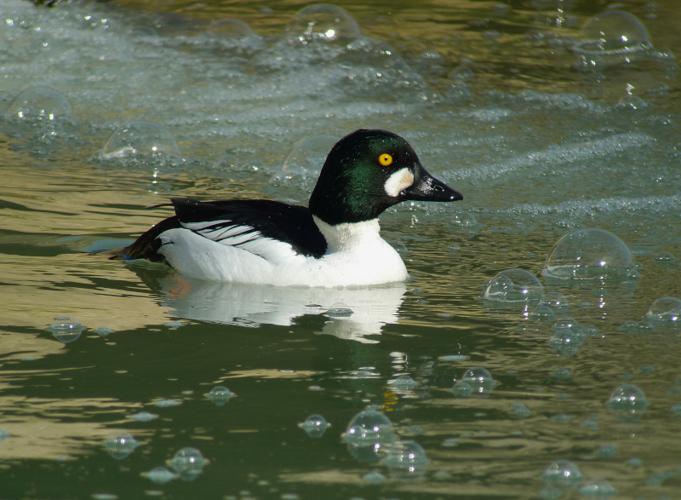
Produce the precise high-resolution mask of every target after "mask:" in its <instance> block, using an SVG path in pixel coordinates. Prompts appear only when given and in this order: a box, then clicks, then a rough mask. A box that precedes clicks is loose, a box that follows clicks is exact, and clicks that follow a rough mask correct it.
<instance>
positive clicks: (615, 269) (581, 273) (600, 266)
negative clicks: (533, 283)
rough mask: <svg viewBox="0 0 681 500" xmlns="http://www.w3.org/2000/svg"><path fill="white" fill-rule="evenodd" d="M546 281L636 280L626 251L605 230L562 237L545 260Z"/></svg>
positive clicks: (576, 232)
mask: <svg viewBox="0 0 681 500" xmlns="http://www.w3.org/2000/svg"><path fill="white" fill-rule="evenodd" d="M543 275H544V276H545V277H546V278H548V279H555V280H577V281H587V282H592V281H599V282H600V283H601V284H604V283H605V280H606V279H607V280H615V281H620V282H621V281H631V280H633V279H635V278H637V277H638V272H637V269H636V266H635V264H634V258H633V256H632V253H631V250H629V247H627V245H626V244H625V243H624V242H623V241H622V240H621V239H619V238H618V237H617V236H615V235H614V234H612V233H610V232H608V231H605V230H604V229H577V230H576V231H572V232H570V233H568V234H566V235H565V236H563V237H562V238H561V239H560V240H558V242H557V243H556V244H555V246H554V247H553V250H552V251H551V254H550V255H549V257H548V259H547V260H546V265H545V267H544V270H543Z"/></svg>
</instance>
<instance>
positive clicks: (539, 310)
mask: <svg viewBox="0 0 681 500" xmlns="http://www.w3.org/2000/svg"><path fill="white" fill-rule="evenodd" d="M528 317H529V318H530V319H532V320H535V321H554V320H555V319H556V313H555V312H554V310H553V309H552V308H551V307H550V306H548V305H547V304H545V303H544V302H540V303H539V304H537V306H536V307H533V308H532V309H531V310H530V312H529V314H528Z"/></svg>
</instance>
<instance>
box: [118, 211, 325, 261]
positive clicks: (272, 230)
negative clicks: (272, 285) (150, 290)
mask: <svg viewBox="0 0 681 500" xmlns="http://www.w3.org/2000/svg"><path fill="white" fill-rule="evenodd" d="M171 201H172V204H173V207H174V208H175V216H174V217H169V218H167V219H165V220H163V221H161V222H160V223H158V224H156V225H155V226H153V227H152V228H151V229H149V230H148V231H147V232H146V233H144V234H143V235H142V236H140V237H139V238H138V239H137V240H136V241H135V242H134V243H133V244H131V245H130V246H128V247H126V248H124V249H123V250H121V251H120V252H117V253H116V255H114V256H113V257H114V258H116V257H123V258H126V259H140V258H145V259H149V260H152V261H160V260H163V256H162V255H160V254H159V253H158V249H159V248H160V246H161V242H160V240H159V239H158V237H159V235H160V234H161V233H163V232H164V231H167V230H169V229H173V228H178V227H183V224H190V223H197V222H202V223H203V222H210V221H215V224H213V225H210V226H209V227H210V229H215V230H218V229H221V228H228V227H235V226H242V227H245V228H247V229H246V230H245V232H247V233H252V234H253V238H254V239H255V238H259V237H265V238H271V239H274V240H280V241H284V242H287V243H289V244H290V245H291V247H292V248H293V250H294V251H295V252H297V253H299V254H302V255H305V256H310V257H316V258H319V257H321V256H322V255H324V253H325V252H326V240H325V239H324V236H322V233H321V232H320V231H319V229H318V228H317V225H316V224H315V223H314V221H313V220H312V215H311V213H310V211H309V210H308V209H307V208H306V207H302V206H298V205H289V204H286V203H281V202H278V201H270V200H227V201H209V202H202V201H198V200H192V199H189V198H173V199H172V200H171ZM195 232H197V234H201V233H200V232H198V231H195Z"/></svg>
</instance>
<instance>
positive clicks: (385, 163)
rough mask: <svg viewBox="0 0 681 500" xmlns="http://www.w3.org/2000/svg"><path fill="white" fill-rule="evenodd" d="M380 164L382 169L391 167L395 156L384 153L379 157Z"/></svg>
mask: <svg viewBox="0 0 681 500" xmlns="http://www.w3.org/2000/svg"><path fill="white" fill-rule="evenodd" d="M378 163H380V164H381V166H382V167H389V166H390V165H392V164H393V155H391V154H389V153H383V154H382V155H380V156H379V157H378Z"/></svg>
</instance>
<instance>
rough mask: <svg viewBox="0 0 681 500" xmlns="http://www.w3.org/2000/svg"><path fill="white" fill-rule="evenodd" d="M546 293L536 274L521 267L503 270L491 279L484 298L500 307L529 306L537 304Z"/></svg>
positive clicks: (525, 308)
mask: <svg viewBox="0 0 681 500" xmlns="http://www.w3.org/2000/svg"><path fill="white" fill-rule="evenodd" d="M543 295H544V287H543V286H542V284H541V283H540V282H539V280H538V279H537V277H536V276H534V275H533V274H532V273H530V272H529V271H526V270H524V269H519V268H513V269H506V270H505V271H501V272H500V273H498V274H497V275H496V276H495V277H494V278H492V279H491V280H489V282H488V283H487V287H486V288H485V291H484V292H483V295H482V296H483V299H484V300H485V301H487V303H489V304H490V305H494V306H498V307H511V308H521V309H522V310H524V311H527V308H528V307H529V306H532V305H536V304H538V303H539V301H540V300H541V299H542V296H543Z"/></svg>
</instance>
